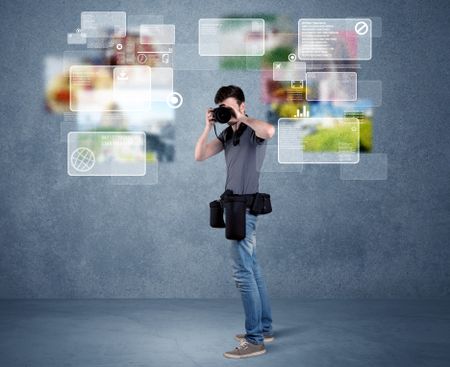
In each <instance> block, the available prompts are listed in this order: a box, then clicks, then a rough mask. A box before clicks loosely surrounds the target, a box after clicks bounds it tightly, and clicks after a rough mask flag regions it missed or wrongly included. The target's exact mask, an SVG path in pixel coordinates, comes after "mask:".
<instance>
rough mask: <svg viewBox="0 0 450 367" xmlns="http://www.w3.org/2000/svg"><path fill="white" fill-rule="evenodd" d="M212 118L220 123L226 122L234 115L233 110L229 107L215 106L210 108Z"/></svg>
mask: <svg viewBox="0 0 450 367" xmlns="http://www.w3.org/2000/svg"><path fill="white" fill-rule="evenodd" d="M212 113H213V116H214V120H215V121H217V122H218V123H220V124H227V123H228V122H229V121H230V120H231V118H232V117H236V115H235V113H234V111H233V109H232V108H230V107H224V106H220V107H216V108H214V109H213V110H212Z"/></svg>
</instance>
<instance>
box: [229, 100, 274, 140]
mask: <svg viewBox="0 0 450 367" xmlns="http://www.w3.org/2000/svg"><path fill="white" fill-rule="evenodd" d="M233 110H234V114H235V115H236V117H233V118H232V119H231V121H233V122H236V121H240V122H242V123H244V124H246V125H247V126H249V127H250V128H252V129H253V131H254V132H255V135H256V136H257V137H258V138H261V139H264V140H268V139H272V136H273V135H274V134H275V127H274V126H273V125H271V124H269V123H268V122H265V121H261V120H257V119H254V118H252V117H248V116H246V115H244V114H243V113H241V112H240V111H239V110H237V109H236V108H233Z"/></svg>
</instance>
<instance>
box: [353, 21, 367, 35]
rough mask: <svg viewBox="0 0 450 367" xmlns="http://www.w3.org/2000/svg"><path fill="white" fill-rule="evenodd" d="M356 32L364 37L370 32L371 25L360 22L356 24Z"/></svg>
mask: <svg viewBox="0 0 450 367" xmlns="http://www.w3.org/2000/svg"><path fill="white" fill-rule="evenodd" d="M355 32H356V33H358V34H359V35H360V36H364V35H365V34H366V33H367V32H369V25H368V24H367V23H366V22H363V21H360V22H358V23H356V24H355Z"/></svg>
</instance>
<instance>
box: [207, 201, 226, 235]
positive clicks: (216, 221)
mask: <svg viewBox="0 0 450 367" xmlns="http://www.w3.org/2000/svg"><path fill="white" fill-rule="evenodd" d="M209 224H210V225H211V227H213V228H225V222H224V221H223V208H222V205H221V204H220V201H219V200H214V201H211V202H210V203H209Z"/></svg>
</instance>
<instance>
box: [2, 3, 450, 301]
mask: <svg viewBox="0 0 450 367" xmlns="http://www.w3.org/2000/svg"><path fill="white" fill-rule="evenodd" d="M294 4H295V5H294ZM0 7H1V12H0V22H1V29H2V31H1V33H0V39H1V42H0V49H1V50H2V52H1V57H0V63H1V68H0V70H1V79H0V80H1V89H0V106H1V108H0V111H1V112H0V114H1V133H0V151H1V161H0V175H1V176H0V210H1V212H0V240H1V246H0V298H28V297H37V298H41V297H54V298H58V297H68V298H71V297H73V298H78V297H86V298H89V297H95V298H101V297H189V298H196V297H236V296H237V290H236V288H235V286H234V282H233V280H232V278H231V268H230V264H229V261H228V251H227V247H228V245H229V244H228V243H227V242H226V240H225V239H224V235H223V232H222V231H217V230H213V229H211V228H209V227H208V206H207V204H208V202H209V201H211V200H213V199H214V198H216V197H217V196H218V194H220V193H221V192H222V191H223V186H224V180H225V176H224V175H225V173H224V167H225V166H224V161H223V157H222V156H220V157H219V156H218V157H214V158H213V159H212V160H211V161H207V162H202V163H199V162H195V161H194V160H193V151H194V145H195V142H196V139H197V137H198V135H199V134H200V132H201V131H202V129H203V126H204V112H203V111H204V109H205V108H206V107H208V106H210V105H211V104H212V98H213V93H214V92H215V90H216V89H217V87H219V86H220V85H222V84H230V83H236V84H239V85H242V86H243V87H244V89H245V91H246V92H247V99H248V101H249V102H248V105H249V112H250V114H251V115H254V116H256V117H261V118H262V117H264V112H265V106H261V105H260V103H259V75H258V73H255V72H223V71H208V72H201V71H176V72H175V89H176V90H178V91H179V92H181V93H182V94H183V96H184V105H183V107H182V108H180V109H179V110H177V116H176V126H177V127H176V134H177V135H176V162H175V163H173V164H164V165H161V167H160V170H159V183H158V185H154V186H117V185H111V183H110V180H109V179H108V178H93V177H82V178H76V177H69V176H67V173H66V155H65V153H66V146H65V144H63V143H61V142H60V126H59V124H60V122H61V118H60V117H57V116H54V115H48V114H46V113H45V112H44V110H43V107H42V106H43V98H44V97H43V95H44V94H43V60H44V57H45V56H46V55H48V54H61V52H62V51H63V50H65V49H66V45H65V41H66V39H65V37H66V33H67V32H68V31H71V30H73V29H75V28H77V27H78V26H79V17H80V12H81V11H83V10H125V11H127V13H128V14H140V13H149V14H157V15H163V16H164V21H165V22H166V23H173V24H176V27H177V43H195V42H196V40H197V20H198V19H199V18H202V17H220V16H223V15H225V14H227V13H229V12H230V11H235V12H238V13H244V14H245V13H247V14H251V13H254V12H274V13H278V14H285V15H289V16H291V17H292V27H293V29H295V24H296V23H295V21H296V19H298V18H300V17H351V16H372V17H373V16H378V17H381V18H382V22H383V35H382V38H381V39H378V40H376V41H375V43H374V49H373V59H372V60H371V61H367V62H363V63H362V64H363V69H362V73H363V79H372V80H382V83H383V106H382V107H381V108H379V109H377V110H376V114H375V123H374V144H375V149H374V150H375V152H381V153H386V154H387V155H388V161H389V167H388V172H389V177H388V180H386V181H342V180H340V175H339V167H337V166H333V165H320V166H307V167H305V169H304V170H303V172H301V173H264V174H263V175H262V177H261V191H265V192H269V193H271V194H272V196H273V207H274V212H273V213H272V214H271V215H269V216H264V217H260V220H259V231H258V253H259V258H260V261H261V262H262V265H263V268H264V271H265V274H266V277H267V282H268V286H269V288H270V292H271V294H272V296H274V297H294V296H300V297H316V298H317V297H330V298H341V297H448V296H449V295H450V267H449V260H450V246H449V242H450V241H449V238H450V185H449V184H450V180H449V179H450V163H449V162H450V143H449V137H450V134H449V133H450V127H449V126H450V123H449V121H448V117H449V102H450V92H449V90H450V88H449V82H450V78H449V68H448V67H447V64H448V59H449V56H450V52H449V47H448V46H449V43H448V32H449V21H448V15H449V13H450V7H449V5H448V2H447V1H433V2H430V1H408V2H407V1H385V2H379V1H369V0H364V1H343V0H340V1H308V2H307V1H296V2H293V1H252V2H249V1H221V2H216V3H211V4H210V5H206V2H204V1H198V2H193V1H189V2H188V1H158V2H154V1H101V2H95V1H54V2H53V3H51V2H49V1H27V2H24V1H22V2H20V1H6V2H5V1H4V2H2V5H1V6H0Z"/></svg>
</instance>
